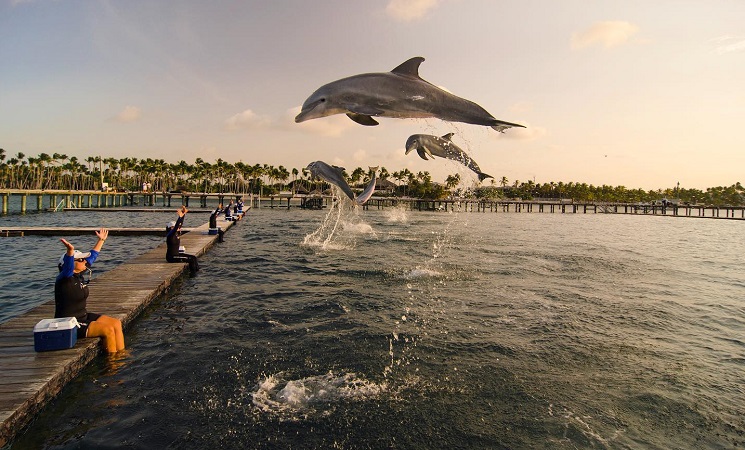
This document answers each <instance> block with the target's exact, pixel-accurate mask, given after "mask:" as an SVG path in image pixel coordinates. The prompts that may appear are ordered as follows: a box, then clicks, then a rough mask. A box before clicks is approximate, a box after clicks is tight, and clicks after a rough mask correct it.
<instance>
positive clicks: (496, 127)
mask: <svg viewBox="0 0 745 450" xmlns="http://www.w3.org/2000/svg"><path fill="white" fill-rule="evenodd" d="M494 121H495V122H497V124H496V125H492V126H491V127H492V129H494V130H497V131H499V132H500V133H504V130H506V129H507V128H512V127H520V128H525V125H520V124H517V123H511V122H504V121H502V120H497V119H494Z"/></svg>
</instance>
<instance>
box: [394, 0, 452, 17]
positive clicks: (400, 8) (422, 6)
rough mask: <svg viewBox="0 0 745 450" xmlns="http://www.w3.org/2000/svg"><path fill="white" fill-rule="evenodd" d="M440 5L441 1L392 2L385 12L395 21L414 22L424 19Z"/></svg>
mask: <svg viewBox="0 0 745 450" xmlns="http://www.w3.org/2000/svg"><path fill="white" fill-rule="evenodd" d="M438 3H439V0H390V1H389V2H388V6H386V8H385V12H386V14H388V15H389V16H390V17H392V18H393V19H395V20H399V21H401V22H412V21H414V20H419V19H422V18H424V16H426V15H427V13H428V12H430V11H431V10H432V9H434V8H436V7H437V5H438Z"/></svg>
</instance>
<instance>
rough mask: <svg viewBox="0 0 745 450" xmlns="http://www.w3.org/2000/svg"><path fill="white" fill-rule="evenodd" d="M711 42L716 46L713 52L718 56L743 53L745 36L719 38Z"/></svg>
mask: <svg viewBox="0 0 745 450" xmlns="http://www.w3.org/2000/svg"><path fill="white" fill-rule="evenodd" d="M712 42H713V43H714V45H715V46H716V47H715V48H714V51H715V52H716V53H717V54H720V55H724V54H726V53H735V52H742V51H745V36H730V35H726V36H719V37H718V38H715V39H712Z"/></svg>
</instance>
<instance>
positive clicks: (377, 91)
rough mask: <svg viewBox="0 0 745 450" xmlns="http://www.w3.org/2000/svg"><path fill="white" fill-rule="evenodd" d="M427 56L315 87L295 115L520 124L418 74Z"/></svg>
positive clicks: (370, 123)
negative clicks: (436, 119) (493, 113)
mask: <svg viewBox="0 0 745 450" xmlns="http://www.w3.org/2000/svg"><path fill="white" fill-rule="evenodd" d="M422 61H424V58H422V57H421V56H417V57H414V58H411V59H409V60H408V61H406V62H404V63H403V64H401V65H400V66H398V67H396V68H395V69H393V70H392V71H390V72H384V73H365V74H361V75H354V76H351V77H348V78H342V79H341V80H337V81H332V82H331V83H328V84H326V85H324V86H321V87H320V88H318V90H316V91H315V92H314V93H313V94H311V96H310V97H308V99H307V100H305V103H303V107H302V109H301V111H300V114H298V115H297V116H296V117H295V122H297V123H300V122H304V121H306V120H310V119H317V118H319V117H326V116H331V115H334V114H346V115H347V116H349V118H350V119H352V120H354V121H355V122H357V123H359V124H361V125H368V126H373V125H377V124H378V122H377V121H376V120H375V119H373V117H374V116H378V117H392V118H398V119H408V118H429V117H435V118H438V119H442V120H446V121H450V122H464V123H470V124H475V125H484V126H489V127H492V128H494V129H495V130H497V131H499V132H503V131H504V130H506V129H507V128H510V127H522V128H525V127H524V126H523V125H518V124H516V123H510V122H504V121H502V120H497V119H495V118H494V117H493V116H492V115H491V114H489V113H488V112H487V111H486V110H485V109H484V108H482V107H481V106H479V105H477V104H476V103H474V102H472V101H470V100H466V99H464V98H461V97H458V96H456V95H453V94H451V93H449V92H447V91H445V90H443V89H440V88H438V87H437V86H435V85H433V84H432V83H430V82H428V81H425V80H423V79H422V78H421V77H419V65H420V64H421V63H422Z"/></svg>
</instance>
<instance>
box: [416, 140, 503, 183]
mask: <svg viewBox="0 0 745 450" xmlns="http://www.w3.org/2000/svg"><path fill="white" fill-rule="evenodd" d="M452 137H453V133H448V134H446V135H444V136H442V137H437V136H432V135H431V134H412V135H411V136H409V139H407V140H406V154H407V155H408V154H409V152H410V151H412V150H416V151H417V153H419V157H421V158H422V159H423V160H425V161H426V160H428V159H435V156H439V157H440V158H447V159H452V160H454V161H458V162H459V163H461V164H463V165H465V166H466V167H468V168H469V169H471V170H473V171H474V172H476V174H477V175H478V176H479V181H484V180H485V179H486V178H494V177H493V176H491V175H487V174H485V173H484V172H482V171H481V168H479V165H478V164H476V161H474V160H473V158H471V157H470V156H468V154H466V152H464V151H463V150H461V148H460V147H458V146H457V145H455V144H454V143H453V141H451V140H450V138H452ZM428 157H429V158H428Z"/></svg>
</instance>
